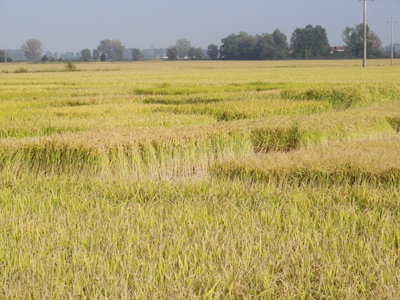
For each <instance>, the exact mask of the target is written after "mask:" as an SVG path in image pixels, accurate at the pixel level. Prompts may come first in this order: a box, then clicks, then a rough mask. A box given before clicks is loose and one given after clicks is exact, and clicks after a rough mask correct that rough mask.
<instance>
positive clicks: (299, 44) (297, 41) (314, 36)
mask: <svg viewBox="0 0 400 300" xmlns="http://www.w3.org/2000/svg"><path fill="white" fill-rule="evenodd" d="M290 43H291V46H292V50H293V56H294V57H297V58H321V57H326V56H328V55H329V42H328V37H327V35H326V30H325V28H323V27H322V26H320V25H317V26H315V27H313V26H312V25H307V26H306V27H305V28H296V30H295V31H294V32H293V34H292V38H291V39H290Z"/></svg>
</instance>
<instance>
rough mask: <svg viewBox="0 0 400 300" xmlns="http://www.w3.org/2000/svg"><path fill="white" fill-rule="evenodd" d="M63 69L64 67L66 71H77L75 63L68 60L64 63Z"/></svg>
mask: <svg viewBox="0 0 400 300" xmlns="http://www.w3.org/2000/svg"><path fill="white" fill-rule="evenodd" d="M65 69H66V70H67V71H71V72H73V71H78V69H77V67H76V65H75V64H74V63H73V62H72V61H69V62H68V63H67V64H66V65H65Z"/></svg>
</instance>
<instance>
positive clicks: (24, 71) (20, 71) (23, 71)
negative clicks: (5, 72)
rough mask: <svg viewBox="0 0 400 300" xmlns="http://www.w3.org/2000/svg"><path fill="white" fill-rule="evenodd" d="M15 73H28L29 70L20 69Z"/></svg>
mask: <svg viewBox="0 0 400 300" xmlns="http://www.w3.org/2000/svg"><path fill="white" fill-rule="evenodd" d="M14 73H28V69H26V68H18V69H16V70H15V71H14Z"/></svg>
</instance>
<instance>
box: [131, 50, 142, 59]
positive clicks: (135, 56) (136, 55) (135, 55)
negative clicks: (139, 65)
mask: <svg viewBox="0 0 400 300" xmlns="http://www.w3.org/2000/svg"><path fill="white" fill-rule="evenodd" d="M141 59H142V54H141V53H140V50H139V49H138V48H133V49H132V60H134V61H139V60H141Z"/></svg>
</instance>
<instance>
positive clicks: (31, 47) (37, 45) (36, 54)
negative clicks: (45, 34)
mask: <svg viewBox="0 0 400 300" xmlns="http://www.w3.org/2000/svg"><path fill="white" fill-rule="evenodd" d="M21 50H22V52H23V53H24V55H25V57H26V58H27V59H29V60H32V61H34V60H40V58H41V56H42V53H43V45H42V42H41V41H39V40H37V39H29V40H27V41H26V42H25V44H23V45H22V46H21Z"/></svg>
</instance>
